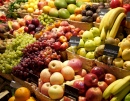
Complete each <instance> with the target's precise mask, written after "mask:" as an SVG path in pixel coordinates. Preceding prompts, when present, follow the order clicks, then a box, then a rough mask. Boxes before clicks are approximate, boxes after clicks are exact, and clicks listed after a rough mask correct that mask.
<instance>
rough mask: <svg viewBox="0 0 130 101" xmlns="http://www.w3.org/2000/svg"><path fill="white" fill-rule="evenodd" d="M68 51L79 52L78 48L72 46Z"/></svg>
mask: <svg viewBox="0 0 130 101" xmlns="http://www.w3.org/2000/svg"><path fill="white" fill-rule="evenodd" d="M67 50H69V51H71V52H73V53H76V52H77V46H70V47H69V48H68V49H67Z"/></svg>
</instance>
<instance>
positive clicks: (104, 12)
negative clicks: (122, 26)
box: [98, 9, 109, 18]
mask: <svg viewBox="0 0 130 101" xmlns="http://www.w3.org/2000/svg"><path fill="white" fill-rule="evenodd" d="M108 11H109V10H108V9H101V10H100V12H99V13H98V14H99V16H100V17H101V18H103V16H104V15H105V14H106V13H107V12H108Z"/></svg>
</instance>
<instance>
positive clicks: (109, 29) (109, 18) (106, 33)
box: [99, 7, 126, 41]
mask: <svg viewBox="0 0 130 101" xmlns="http://www.w3.org/2000/svg"><path fill="white" fill-rule="evenodd" d="M125 16H126V14H125V10H124V8H122V7H117V8H114V9H111V10H109V11H108V12H107V13H106V14H105V15H104V17H103V18H102V20H101V23H100V26H99V29H100V31H101V35H100V37H101V39H102V41H104V40H105V39H106V38H108V37H112V38H115V36H116V34H117V32H118V29H119V27H120V24H121V22H122V20H123V19H124V18H125Z"/></svg>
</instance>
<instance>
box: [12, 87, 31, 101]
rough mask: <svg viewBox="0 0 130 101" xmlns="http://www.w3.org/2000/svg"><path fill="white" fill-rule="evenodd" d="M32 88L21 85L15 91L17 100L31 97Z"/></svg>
mask: <svg viewBox="0 0 130 101" xmlns="http://www.w3.org/2000/svg"><path fill="white" fill-rule="evenodd" d="M30 95H31V93H30V90H29V89H28V88H26V87H20V88H18V89H17V90H16V91H15V94H14V96H15V101H26V100H27V99H29V98H30Z"/></svg>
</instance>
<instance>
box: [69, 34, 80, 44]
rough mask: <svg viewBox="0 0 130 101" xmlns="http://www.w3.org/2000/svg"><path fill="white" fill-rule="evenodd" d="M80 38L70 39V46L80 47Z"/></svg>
mask: <svg viewBox="0 0 130 101" xmlns="http://www.w3.org/2000/svg"><path fill="white" fill-rule="evenodd" d="M79 41H80V38H79V37H77V36H72V37H71V38H70V41H69V44H70V46H78V45H79Z"/></svg>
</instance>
